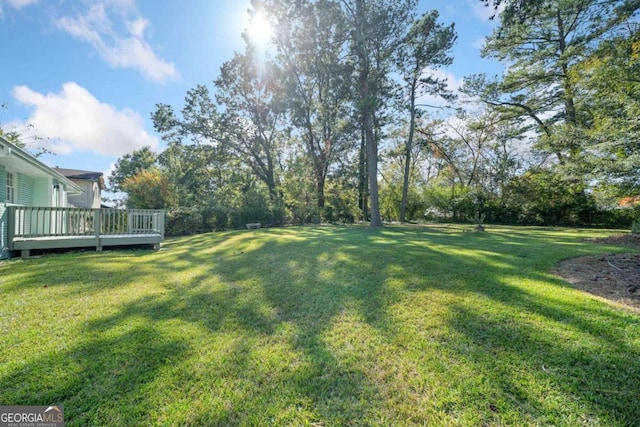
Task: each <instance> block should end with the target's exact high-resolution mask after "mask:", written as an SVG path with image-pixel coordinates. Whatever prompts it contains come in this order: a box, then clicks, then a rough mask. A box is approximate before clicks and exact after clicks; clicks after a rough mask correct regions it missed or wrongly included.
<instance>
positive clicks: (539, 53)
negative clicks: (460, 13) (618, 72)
mask: <svg viewBox="0 0 640 427" xmlns="http://www.w3.org/2000/svg"><path fill="white" fill-rule="evenodd" d="M635 3H638V2H637V0H618V1H616V0H613V1H612V0H537V1H534V2H530V3H526V2H520V1H509V2H505V3H504V4H505V9H504V12H503V13H502V14H500V25H499V26H498V27H497V28H496V29H495V30H494V33H493V34H492V35H491V36H490V37H489V38H488V39H487V40H486V43H485V47H484V49H483V54H484V55H485V56H489V57H493V58H496V59H498V60H500V61H503V62H505V63H507V64H509V68H508V69H507V71H506V73H505V75H504V77H503V78H501V79H495V80H493V79H488V78H487V77H486V76H483V75H478V76H472V77H471V78H469V79H467V81H466V84H465V87H466V90H467V92H468V93H470V94H472V95H475V96H479V97H480V98H481V99H482V100H483V101H485V102H486V103H488V104H490V105H492V106H494V107H495V108H496V109H497V110H498V111H501V112H502V113H503V114H504V115H505V116H506V117H508V116H511V118H513V119H516V120H520V121H521V122H523V119H525V118H528V119H529V121H528V122H526V123H527V125H528V126H529V128H532V129H535V130H536V131H537V133H538V134H539V135H540V138H539V140H538V146H539V148H541V149H542V150H544V151H546V152H548V153H552V154H554V155H555V156H556V158H557V161H558V162H559V163H560V164H564V163H566V162H573V161H576V160H579V156H580V155H581V154H582V148H583V147H582V142H583V141H584V140H585V138H584V132H585V131H586V129H588V127H589V126H590V124H591V116H590V111H589V108H588V107H587V106H588V101H589V94H588V93H587V92H586V91H585V90H584V89H583V87H582V85H581V82H580V81H578V80H577V79H576V78H575V77H576V76H575V73H573V72H572V70H573V69H574V67H576V66H577V65H578V64H579V63H580V62H581V61H582V60H583V59H584V58H585V57H587V56H588V55H589V54H590V53H591V52H592V50H593V49H594V48H596V47H597V46H598V45H599V44H600V43H602V42H603V40H606V39H607V38H609V37H611V35H612V34H615V32H616V31H617V29H619V28H620V27H621V25H623V23H624V22H626V21H627V19H628V17H629V16H630V14H632V13H633V11H634V10H635V9H637V6H636V5H634V4H635ZM514 17H517V19H514ZM527 129H528V128H527V127H523V132H525V131H526V130H527Z"/></svg>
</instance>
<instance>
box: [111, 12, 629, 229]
mask: <svg viewBox="0 0 640 427" xmlns="http://www.w3.org/2000/svg"><path fill="white" fill-rule="evenodd" d="M478 1H481V2H483V3H485V4H486V5H487V7H494V8H495V10H496V15H495V18H494V19H496V20H498V21H499V24H498V25H497V26H496V28H495V30H494V31H493V33H492V34H491V35H490V36H489V37H488V38H487V39H486V40H485V43H484V47H483V49H482V55H483V56H485V57H490V58H495V59H497V60H499V61H501V62H503V63H504V64H505V72H504V73H503V74H502V75H499V76H488V75H484V74H477V75H470V76H466V77H465V79H464V85H463V87H462V88H461V90H460V94H454V93H452V92H451V91H450V90H449V89H448V85H447V81H446V79H443V78H441V77H440V76H441V75H443V73H439V72H438V71H439V70H440V69H442V68H445V67H447V66H449V65H450V64H451V63H452V61H454V60H455V59H454V58H453V57H452V56H451V49H452V47H453V45H454V43H455V41H456V38H457V35H456V31H455V25H454V23H443V22H441V21H440V17H439V15H438V12H437V11H436V10H433V11H429V12H427V13H423V14H420V15H419V14H418V13H417V6H418V4H417V0H296V1H289V0H253V1H252V5H251V11H250V12H251V14H252V15H253V16H254V17H256V18H257V17H258V16H260V17H262V19H266V20H268V22H269V23H270V24H271V26H272V28H273V35H272V38H271V41H270V43H269V44H268V45H264V44H261V43H259V42H258V41H257V40H254V39H253V38H252V37H251V35H250V33H248V32H246V33H245V34H243V38H244V40H245V49H244V51H242V52H238V53H236V54H235V55H234V56H233V58H231V59H229V60H228V61H227V62H225V63H224V64H223V65H222V67H221V69H220V72H219V75H218V76H217V78H216V79H215V80H214V81H213V84H212V85H211V86H207V85H199V86H197V87H195V88H193V89H191V90H189V91H188V92H187V94H186V96H185V102H184V105H183V106H180V107H179V108H180V109H179V110H177V109H176V108H174V106H171V105H167V104H158V105H157V108H156V111H154V112H153V113H152V119H153V124H154V128H155V130H156V131H157V132H158V133H159V134H160V135H161V136H162V138H163V140H164V141H165V142H166V149H165V150H164V151H162V152H161V153H153V152H151V150H150V149H149V148H148V147H145V148H143V149H141V150H138V151H135V152H133V153H131V154H127V155H125V156H123V157H121V158H120V159H118V162H117V164H116V167H115V169H114V171H113V174H112V175H111V177H110V179H109V181H110V183H111V186H112V190H113V191H118V192H124V194H125V195H126V196H125V199H124V202H125V203H126V205H127V206H128V207H136V208H164V209H167V210H168V223H169V226H168V228H169V232H170V233H174V234H183V233H191V232H201V231H210V230H215V229H223V228H230V227H232V228H233V227H241V226H243V225H244V224H246V223H249V222H261V223H263V224H270V225H280V224H288V223H291V224H299V223H318V222H353V221H361V220H362V221H368V222H369V223H370V224H371V225H372V226H380V225H381V224H382V222H383V220H398V221H417V220H422V219H425V218H426V219H430V218H433V219H449V220H456V221H475V222H483V221H486V222H501V223H519V224H559V225H600V226H629V225H630V224H631V223H632V221H634V220H635V219H638V217H639V214H640V210H639V209H640V208H638V207H637V203H636V208H635V209H634V208H633V205H634V201H637V199H636V198H634V197H635V196H637V195H638V194H640V193H639V191H640V175H639V174H638V171H639V170H640V169H639V168H638V166H640V142H639V141H640V140H639V139H638V136H639V135H638V133H639V130H640V129H639V122H638V119H637V118H638V117H639V114H638V113H640V108H639V107H640V103H639V95H640V91H639V88H640V86H639V83H640V70H639V68H638V67H639V62H638V61H639V58H640V37H639V33H638V20H637V18H638V8H639V6H640V0H638V1H636V0H535V1H522V0H511V1H500V0H478ZM458 60H462V59H458ZM427 96H428V97H429V98H430V99H431V98H432V97H437V98H440V99H441V100H442V101H441V104H440V105H447V106H448V107H449V108H451V111H455V113H452V114H451V115H450V116H449V117H447V118H444V119H443V118H435V117H434V115H432V114H430V111H431V110H432V108H431V106H428V105H425V102H424V100H425V99H426V97H427ZM624 198H626V199H624ZM622 199H624V200H626V201H627V205H628V206H631V208H630V209H621V208H620V200H622Z"/></svg>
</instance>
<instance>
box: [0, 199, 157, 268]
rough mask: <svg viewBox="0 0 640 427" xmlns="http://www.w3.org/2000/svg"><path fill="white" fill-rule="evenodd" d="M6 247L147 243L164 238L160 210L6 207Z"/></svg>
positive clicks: (23, 252) (20, 249) (98, 247)
mask: <svg viewBox="0 0 640 427" xmlns="http://www.w3.org/2000/svg"><path fill="white" fill-rule="evenodd" d="M8 232H9V233H8V234H9V235H8V237H9V249H10V250H11V251H14V252H19V253H20V255H21V256H23V257H28V256H29V255H30V253H31V251H32V250H53V249H70V248H94V249H95V250H96V251H101V250H102V249H103V248H105V247H113V246H135V245H151V246H153V247H154V248H159V246H160V243H161V242H162V241H163V240H164V211H162V210H147V209H80V208H52V207H25V206H11V207H9V227H8Z"/></svg>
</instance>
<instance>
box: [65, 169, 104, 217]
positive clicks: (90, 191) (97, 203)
mask: <svg viewBox="0 0 640 427" xmlns="http://www.w3.org/2000/svg"><path fill="white" fill-rule="evenodd" d="M55 170H56V171H57V172H58V173H60V174H61V175H62V176H64V177H66V178H68V179H69V180H71V181H72V182H73V183H74V184H76V185H78V186H79V187H80V188H82V190H83V193H82V194H78V195H70V196H69V204H70V205H73V206H75V207H77V208H89V209H97V208H100V207H101V205H102V190H104V189H105V186H104V178H103V176H102V175H103V174H102V172H92V171H85V170H78V169H63V168H58V167H57V168H55Z"/></svg>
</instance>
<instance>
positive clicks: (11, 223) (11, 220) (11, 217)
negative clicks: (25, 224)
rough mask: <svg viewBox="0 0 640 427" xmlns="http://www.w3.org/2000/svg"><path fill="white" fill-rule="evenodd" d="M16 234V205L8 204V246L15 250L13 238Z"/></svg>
mask: <svg viewBox="0 0 640 427" xmlns="http://www.w3.org/2000/svg"><path fill="white" fill-rule="evenodd" d="M15 235H16V207H15V206H7V246H9V250H10V251H12V250H13V239H14V238H15Z"/></svg>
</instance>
